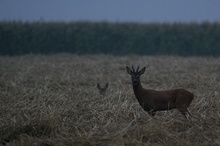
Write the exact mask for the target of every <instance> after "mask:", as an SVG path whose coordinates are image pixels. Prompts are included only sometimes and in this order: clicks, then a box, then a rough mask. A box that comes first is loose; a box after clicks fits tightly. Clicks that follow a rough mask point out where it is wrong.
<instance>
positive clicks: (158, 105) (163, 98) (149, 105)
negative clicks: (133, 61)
mask: <svg viewBox="0 0 220 146" xmlns="http://www.w3.org/2000/svg"><path fill="white" fill-rule="evenodd" d="M126 69H127V72H128V74H130V75H131V77H132V78H131V80H132V85H133V90H134V94H135V96H136V98H137V100H138V102H139V104H140V106H141V107H142V108H143V109H144V110H145V111H146V112H148V114H150V115H151V116H154V115H155V113H156V112H157V111H162V110H171V109H177V110H179V111H180V112H181V113H182V114H183V115H184V116H185V118H188V117H187V116H188V115H190V116H192V115H191V114H190V112H189V110H188V107H189V105H190V103H191V102H192V100H193V98H194V95H193V93H191V92H189V91H187V90H185V89H174V90H165V91H155V90H147V89H144V88H143V87H142V85H141V81H140V76H141V75H142V74H143V73H144V72H145V69H146V67H144V68H142V69H141V70H140V71H139V70H138V69H139V66H138V67H137V69H136V71H135V70H134V67H133V66H132V70H131V69H130V68H129V67H128V66H126Z"/></svg>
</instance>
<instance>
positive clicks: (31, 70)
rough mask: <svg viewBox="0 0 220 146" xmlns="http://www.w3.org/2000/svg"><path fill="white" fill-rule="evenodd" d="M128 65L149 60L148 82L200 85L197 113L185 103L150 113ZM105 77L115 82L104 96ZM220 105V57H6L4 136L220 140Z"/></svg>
mask: <svg viewBox="0 0 220 146" xmlns="http://www.w3.org/2000/svg"><path fill="white" fill-rule="evenodd" d="M126 65H129V66H130V65H134V66H137V65H140V66H141V67H144V66H146V67H147V69H146V72H145V74H144V75H143V76H142V77H141V81H142V84H143V86H144V87H145V88H148V89H155V90H166V89H174V88H185V89H187V90H189V91H191V92H193V93H194V94H195V98H194V100H193V102H192V104H191V106H190V108H189V109H190V111H191V113H192V114H193V115H194V117H195V118H193V119H192V120H191V121H189V120H187V119H185V118H184V117H183V116H182V115H181V114H180V113H179V112H178V111H177V110H171V111H164V112H158V113H157V114H156V116H155V118H152V117H150V116H149V115H148V114H147V113H146V112H144V111H143V110H142V109H141V107H140V106H139V104H138V102H137V100H136V99H135V96H134V94H133V89H132V86H131V78H130V76H129V75H128V74H127V72H126V70H125V66H126ZM97 82H99V83H100V84H101V85H102V86H103V85H104V84H105V83H106V82H108V83H109V88H108V90H107V93H106V94H105V95H104V96H100V95H99V92H98V90H97V88H96V83H97ZM219 105H220V58H211V57H206V58H200V57H188V58H183V57H174V56H155V57H150V56H142V57H140V56H125V57H114V56H105V55H99V56H77V55H69V54H58V55H51V56H43V55H26V56H15V57H3V56H2V57H0V140H1V144H5V145H8V146H16V145H21V146H29V145H36V146H37V145H45V146H62V145H63V146H70V145H72V146H92V145H97V146H105V145H106V146H113V145H121V146H123V145H124V146H133V145H143V146H144V145H182V146H187V145H190V146H195V145H220V106H219ZM1 144H0V145H1Z"/></svg>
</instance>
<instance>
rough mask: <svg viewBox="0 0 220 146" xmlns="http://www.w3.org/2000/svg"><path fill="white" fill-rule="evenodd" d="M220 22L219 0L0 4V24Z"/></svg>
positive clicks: (9, 0)
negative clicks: (15, 22)
mask: <svg viewBox="0 0 220 146" xmlns="http://www.w3.org/2000/svg"><path fill="white" fill-rule="evenodd" d="M5 20H6V21H11V20H20V21H67V22H69V21H109V22H141V23H148V22H204V21H209V22H220V0H0V21H5Z"/></svg>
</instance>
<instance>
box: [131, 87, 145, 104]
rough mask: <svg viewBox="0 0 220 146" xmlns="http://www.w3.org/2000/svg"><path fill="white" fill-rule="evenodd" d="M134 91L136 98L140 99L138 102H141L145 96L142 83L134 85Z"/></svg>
mask: <svg viewBox="0 0 220 146" xmlns="http://www.w3.org/2000/svg"><path fill="white" fill-rule="evenodd" d="M133 90H134V94H135V96H136V98H137V99H138V101H140V100H141V98H142V94H143V93H142V91H143V87H142V85H141V83H138V84H136V85H133Z"/></svg>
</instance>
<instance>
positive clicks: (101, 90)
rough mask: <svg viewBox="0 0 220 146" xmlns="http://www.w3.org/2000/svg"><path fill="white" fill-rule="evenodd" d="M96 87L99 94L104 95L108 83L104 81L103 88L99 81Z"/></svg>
mask: <svg viewBox="0 0 220 146" xmlns="http://www.w3.org/2000/svg"><path fill="white" fill-rule="evenodd" d="M97 88H98V90H99V93H100V95H105V92H106V90H107V88H108V83H106V84H105V86H104V87H103V88H102V87H101V86H100V84H99V83H97Z"/></svg>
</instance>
